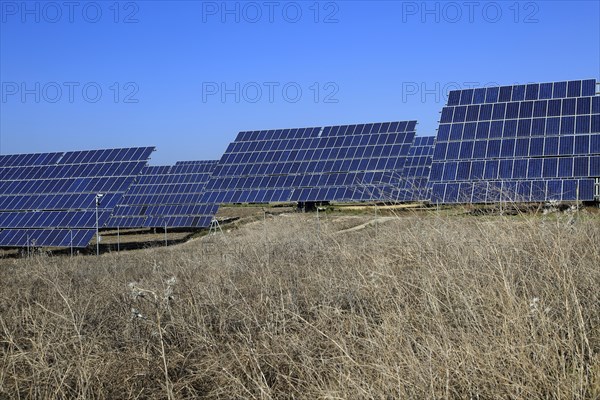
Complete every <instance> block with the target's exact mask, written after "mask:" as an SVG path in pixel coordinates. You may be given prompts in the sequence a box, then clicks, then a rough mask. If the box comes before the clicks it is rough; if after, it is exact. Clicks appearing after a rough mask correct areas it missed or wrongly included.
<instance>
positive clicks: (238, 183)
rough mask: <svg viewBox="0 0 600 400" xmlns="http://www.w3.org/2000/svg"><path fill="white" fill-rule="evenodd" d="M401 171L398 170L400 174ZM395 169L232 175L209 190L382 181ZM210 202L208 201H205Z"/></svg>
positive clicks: (208, 187) (356, 183)
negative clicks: (242, 176)
mask: <svg viewBox="0 0 600 400" xmlns="http://www.w3.org/2000/svg"><path fill="white" fill-rule="evenodd" d="M399 173H400V172H398V174H399ZM393 175H394V172H393V171H379V172H374V171H372V172H340V173H328V174H321V173H318V174H298V175H281V176H251V177H246V178H240V177H236V178H234V177H231V178H221V179H219V180H216V179H215V180H212V181H210V182H209V185H207V190H208V191H210V190H242V189H250V188H256V189H262V188H265V189H271V188H284V187H289V188H301V187H313V186H334V185H360V184H371V183H374V182H382V181H385V180H386V179H388V178H387V177H390V176H393ZM205 202H208V201H205Z"/></svg>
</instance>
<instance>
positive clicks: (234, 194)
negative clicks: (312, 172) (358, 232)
mask: <svg viewBox="0 0 600 400" xmlns="http://www.w3.org/2000/svg"><path fill="white" fill-rule="evenodd" d="M389 192H390V187H389V186H388V185H382V186H370V185H364V186H353V187H321V188H297V189H289V188H286V189H252V190H228V191H222V192H210V193H209V194H208V198H207V200H208V201H210V202H213V203H217V204H220V203H277V202H310V201H349V202H350V201H370V200H373V199H377V200H382V199H388V198H389V196H388V195H386V194H385V193H389Z"/></svg>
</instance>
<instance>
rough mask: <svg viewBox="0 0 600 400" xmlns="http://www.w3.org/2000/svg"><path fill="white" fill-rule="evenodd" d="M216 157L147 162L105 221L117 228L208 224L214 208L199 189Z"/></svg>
mask: <svg viewBox="0 0 600 400" xmlns="http://www.w3.org/2000/svg"><path fill="white" fill-rule="evenodd" d="M216 164H217V161H216V160H215V161H180V162H177V163H176V164H175V165H173V166H149V167H146V168H144V169H143V170H142V174H141V175H140V176H139V177H138V178H137V182H136V183H135V184H133V185H131V187H130V188H129V190H128V191H127V193H126V194H125V195H124V196H123V198H122V201H121V202H120V204H119V205H118V206H117V207H116V208H115V210H114V214H113V217H112V218H111V219H110V220H109V222H108V225H109V226H111V227H115V228H116V227H120V228H137V227H164V226H166V227H169V228H203V227H208V226H209V225H210V223H211V221H212V219H213V217H214V215H215V214H216V212H217V210H218V205H216V204H214V203H203V202H202V200H201V197H202V193H203V190H204V187H205V185H206V182H207V181H208V179H209V177H210V174H211V173H212V171H213V170H214V168H215V166H216Z"/></svg>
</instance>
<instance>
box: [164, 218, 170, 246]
mask: <svg viewBox="0 0 600 400" xmlns="http://www.w3.org/2000/svg"><path fill="white" fill-rule="evenodd" d="M168 245H169V244H168V243H167V221H165V247H167V246H168Z"/></svg>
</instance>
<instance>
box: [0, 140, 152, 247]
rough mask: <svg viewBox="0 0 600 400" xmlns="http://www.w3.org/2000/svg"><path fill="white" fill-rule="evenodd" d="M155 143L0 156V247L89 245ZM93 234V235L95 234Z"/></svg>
mask: <svg viewBox="0 0 600 400" xmlns="http://www.w3.org/2000/svg"><path fill="white" fill-rule="evenodd" d="M153 150H154V148H153V147H141V148H126V149H107V150H91V151H73V152H67V153H43V154H20V155H5V156H0V229H1V231H0V246H4V247H6V246H8V247H15V246H22V247H24V246H30V245H33V244H34V243H35V245H36V246H40V247H43V246H54V245H56V244H64V243H68V244H69V245H71V243H72V244H73V247H85V246H86V245H87V244H88V242H89V239H90V238H91V236H93V234H94V232H95V228H96V195H97V194H102V195H103V197H102V198H101V200H100V204H99V206H98V225H99V226H100V227H102V226H103V225H104V223H105V222H106V221H107V219H108V218H109V216H110V213H111V211H112V209H113V207H115V205H116V204H117V203H118V202H119V200H120V198H121V196H122V194H123V192H125V190H126V189H127V188H128V187H129V185H131V183H132V182H133V180H134V176H135V175H137V174H139V173H140V171H141V170H142V168H143V167H144V166H145V164H146V162H147V160H148V157H149V156H150V154H151V153H152V151H153ZM90 234H91V236H90Z"/></svg>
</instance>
